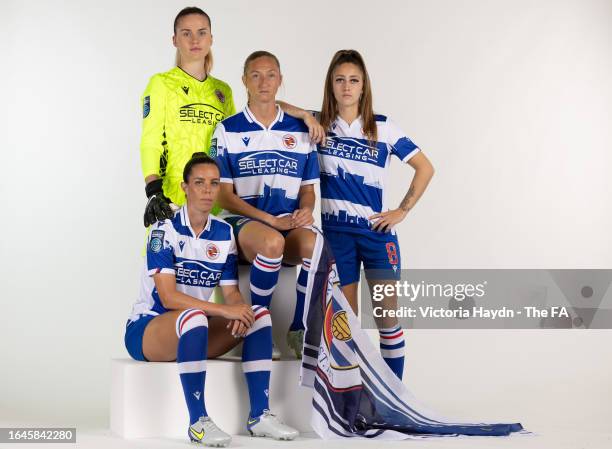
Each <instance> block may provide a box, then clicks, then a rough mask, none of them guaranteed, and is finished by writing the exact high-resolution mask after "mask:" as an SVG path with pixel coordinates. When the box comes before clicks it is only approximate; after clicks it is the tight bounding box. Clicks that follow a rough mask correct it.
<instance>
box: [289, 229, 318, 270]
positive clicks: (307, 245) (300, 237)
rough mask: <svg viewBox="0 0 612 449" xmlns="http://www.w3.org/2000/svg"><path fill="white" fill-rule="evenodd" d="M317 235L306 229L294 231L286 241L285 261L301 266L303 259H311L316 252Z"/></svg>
mask: <svg viewBox="0 0 612 449" xmlns="http://www.w3.org/2000/svg"><path fill="white" fill-rule="evenodd" d="M315 241H316V235H315V233H314V232H313V231H311V230H310V229H306V228H298V229H294V230H292V231H291V232H290V233H289V234H288V235H287V238H286V239H285V250H284V252H283V254H284V256H285V257H284V258H283V261H284V262H287V263H290V264H294V265H299V264H301V263H302V259H310V258H311V257H312V252H313V251H314V245H315Z"/></svg>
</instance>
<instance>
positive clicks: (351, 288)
mask: <svg viewBox="0 0 612 449" xmlns="http://www.w3.org/2000/svg"><path fill="white" fill-rule="evenodd" d="M358 285H359V283H358V282H353V283H352V284H348V285H343V286H342V293H344V296H345V297H346V299H347V301H348V303H349V304H350V305H351V309H353V312H355V315H357V314H358V313H359V303H358V302H357V286H358Z"/></svg>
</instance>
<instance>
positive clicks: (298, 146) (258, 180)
mask: <svg viewBox="0 0 612 449" xmlns="http://www.w3.org/2000/svg"><path fill="white" fill-rule="evenodd" d="M211 151H212V152H215V153H216V160H217V163H218V164H219V166H220V168H221V182H223V183H231V184H233V185H234V190H235V192H236V194H237V195H238V196H239V197H240V198H242V199H243V200H244V201H246V202H247V203H249V204H250V205H252V206H254V207H256V208H258V209H260V210H263V211H265V212H267V213H269V214H271V215H274V216H279V215H283V214H290V213H292V212H293V211H295V210H296V209H298V208H299V198H298V196H299V191H300V187H301V186H303V185H308V184H316V183H318V182H319V165H318V161H317V152H316V146H315V145H314V144H312V143H311V142H310V137H309V135H308V128H307V127H306V125H305V124H304V122H303V121H302V120H299V119H297V118H295V117H293V116H291V115H289V114H285V113H284V112H283V111H282V110H281V109H280V108H278V109H277V116H276V119H275V120H274V121H273V122H272V124H271V125H270V126H269V127H268V128H266V127H264V126H263V125H262V124H261V123H259V122H258V121H257V120H256V119H255V116H254V115H253V113H252V112H251V111H250V110H249V108H248V107H247V108H245V109H244V110H243V111H242V112H239V113H238V114H236V115H234V116H232V117H230V118H228V119H225V120H223V121H222V122H221V123H220V124H219V125H218V126H217V129H216V130H215V134H214V136H213V139H212V148H211ZM232 215H233V214H232V213H230V212H229V211H223V212H222V213H221V216H226V217H227V216H232Z"/></svg>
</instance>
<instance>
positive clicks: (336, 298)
mask: <svg viewBox="0 0 612 449" xmlns="http://www.w3.org/2000/svg"><path fill="white" fill-rule="evenodd" d="M306 290H307V291H306V304H305V310H304V320H305V322H304V324H305V326H306V332H305V335H304V351H303V359H302V365H301V370H300V384H301V385H303V386H307V387H311V388H313V399H312V422H311V424H312V427H313V429H314V430H315V432H316V433H317V434H318V435H319V436H320V437H321V438H323V439H336V438H371V439H381V440H401V439H408V438H430V437H440V436H449V437H457V436H460V435H479V436H482V435H486V436H505V435H510V434H512V433H529V432H526V431H524V430H523V427H522V426H521V424H519V423H512V424H492V423H466V422H459V421H457V420H452V419H448V418H446V417H443V416H440V415H438V414H437V413H435V412H434V411H432V410H429V409H428V408H427V407H425V406H424V405H423V404H421V403H420V402H419V401H418V400H417V399H416V398H415V397H414V395H413V394H412V393H411V392H410V391H409V390H408V388H407V387H406V386H405V385H404V384H403V383H402V382H401V381H400V380H399V379H398V378H397V377H396V376H395V375H394V374H393V372H392V371H391V369H390V368H389V367H388V366H387V364H386V363H385V362H384V360H383V358H382V357H381V355H380V353H379V350H378V348H377V347H376V346H375V345H374V344H373V343H372V341H371V340H370V338H369V337H368V335H367V334H366V333H365V331H363V330H362V329H361V326H360V325H359V321H358V319H357V317H356V316H355V314H354V313H353V311H352V309H351V307H350V306H349V304H348V301H347V300H346V298H345V297H344V295H343V294H342V291H341V290H340V287H339V279H338V276H337V273H336V265H335V262H334V258H333V254H332V252H331V250H330V248H329V246H328V244H327V243H326V242H325V239H324V238H323V235H322V234H321V232H320V231H318V230H317V240H316V244H315V250H314V254H313V257H312V261H311V269H310V271H309V275H308V285H307V289H306Z"/></svg>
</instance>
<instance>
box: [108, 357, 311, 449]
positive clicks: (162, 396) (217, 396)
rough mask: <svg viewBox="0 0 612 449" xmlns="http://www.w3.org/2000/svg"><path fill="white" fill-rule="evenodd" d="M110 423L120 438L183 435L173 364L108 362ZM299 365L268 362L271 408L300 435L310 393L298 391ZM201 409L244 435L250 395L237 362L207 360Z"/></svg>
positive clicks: (184, 415) (306, 424)
mask: <svg viewBox="0 0 612 449" xmlns="http://www.w3.org/2000/svg"><path fill="white" fill-rule="evenodd" d="M111 363H112V366H111V377H112V378H111V404H110V414H111V416H110V423H111V430H112V432H113V433H115V434H117V435H119V436H122V437H124V438H151V437H170V438H177V437H178V438H184V437H186V435H187V426H188V423H189V415H188V412H187V406H186V405H185V398H184V396H183V390H182V388H181V382H180V378H179V375H178V370H177V367H176V363H174V362H168V363H153V362H148V363H147V362H137V361H134V360H131V359H113V360H112V362H111ZM298 373H299V362H298V361H295V360H294V361H288V360H287V361H284V360H283V361H275V362H273V363H272V376H271V385H270V408H271V410H272V411H273V413H276V414H277V415H279V417H281V418H282V420H283V421H285V422H286V423H287V424H289V425H291V426H293V427H295V428H296V429H298V430H299V431H300V432H312V428H311V427H310V416H311V400H312V390H310V389H309V388H304V387H300V386H298ZM205 397H206V409H207V411H208V414H209V415H210V416H211V417H212V418H213V420H214V421H215V422H216V423H217V424H218V425H219V427H221V428H222V429H223V430H224V431H226V432H228V433H230V434H233V435H236V434H246V428H245V424H246V420H247V417H248V413H249V396H248V391H247V387H246V381H245V378H244V375H243V373H242V367H241V363H240V362H236V361H227V360H209V361H208V365H207V372H206V389H205Z"/></svg>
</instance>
